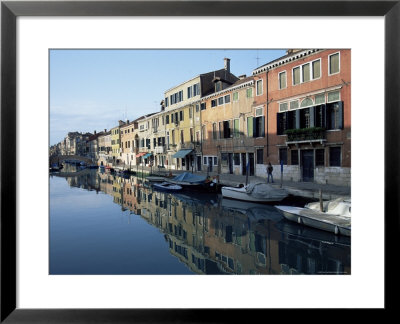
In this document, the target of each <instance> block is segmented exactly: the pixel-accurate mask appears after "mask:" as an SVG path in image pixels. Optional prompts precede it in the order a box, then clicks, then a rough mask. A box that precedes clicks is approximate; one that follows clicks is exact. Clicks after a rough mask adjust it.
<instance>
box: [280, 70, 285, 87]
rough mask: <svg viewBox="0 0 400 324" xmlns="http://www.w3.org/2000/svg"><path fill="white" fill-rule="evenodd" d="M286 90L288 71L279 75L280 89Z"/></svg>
mask: <svg viewBox="0 0 400 324" xmlns="http://www.w3.org/2000/svg"><path fill="white" fill-rule="evenodd" d="M285 88H286V71H283V72H281V73H279V89H285Z"/></svg>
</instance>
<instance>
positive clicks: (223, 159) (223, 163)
mask: <svg viewBox="0 0 400 324" xmlns="http://www.w3.org/2000/svg"><path fill="white" fill-rule="evenodd" d="M221 166H223V167H227V166H228V153H221Z"/></svg>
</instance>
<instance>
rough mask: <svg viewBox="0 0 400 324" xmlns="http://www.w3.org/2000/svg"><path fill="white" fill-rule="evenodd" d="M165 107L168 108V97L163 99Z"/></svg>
mask: <svg viewBox="0 0 400 324" xmlns="http://www.w3.org/2000/svg"><path fill="white" fill-rule="evenodd" d="M165 107H168V97H166V98H165Z"/></svg>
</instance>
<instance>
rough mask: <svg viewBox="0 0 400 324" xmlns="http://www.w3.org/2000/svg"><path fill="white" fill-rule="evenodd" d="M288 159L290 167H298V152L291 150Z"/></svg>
mask: <svg viewBox="0 0 400 324" xmlns="http://www.w3.org/2000/svg"><path fill="white" fill-rule="evenodd" d="M290 159H291V161H292V165H299V150H291V151H290Z"/></svg>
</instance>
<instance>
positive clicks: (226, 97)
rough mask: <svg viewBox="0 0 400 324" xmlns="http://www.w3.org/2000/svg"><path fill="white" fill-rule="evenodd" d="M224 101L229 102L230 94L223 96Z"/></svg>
mask: <svg viewBox="0 0 400 324" xmlns="http://www.w3.org/2000/svg"><path fill="white" fill-rule="evenodd" d="M224 100H225V103H228V102H231V95H226V96H225V97H224Z"/></svg>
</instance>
